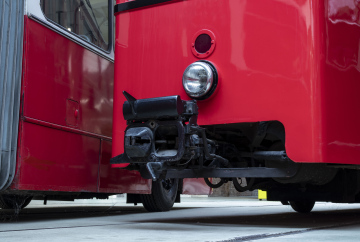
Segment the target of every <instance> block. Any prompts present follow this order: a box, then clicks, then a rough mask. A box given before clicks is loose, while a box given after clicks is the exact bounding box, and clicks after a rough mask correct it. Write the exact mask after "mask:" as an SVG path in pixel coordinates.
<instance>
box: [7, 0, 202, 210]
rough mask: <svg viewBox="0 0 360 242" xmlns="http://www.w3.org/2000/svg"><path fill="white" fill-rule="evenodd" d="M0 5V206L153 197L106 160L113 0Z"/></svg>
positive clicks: (193, 187) (195, 188) (190, 188)
mask: <svg viewBox="0 0 360 242" xmlns="http://www.w3.org/2000/svg"><path fill="white" fill-rule="evenodd" d="M0 5H1V12H2V13H3V14H2V16H1V23H2V30H3V32H2V34H1V36H2V37H1V44H2V45H1V46H2V47H1V49H0V53H1V61H2V63H3V64H1V65H2V69H1V75H2V80H1V82H0V84H1V88H0V91H1V95H2V100H1V102H0V107H1V115H0V120H1V125H0V134H1V136H0V137H1V142H0V144H1V159H0V207H2V208H13V207H24V206H26V204H25V203H28V202H29V201H30V200H29V198H30V199H31V197H33V199H44V200H52V199H55V200H73V199H78V198H79V199H80V198H93V197H96V198H107V197H108V196H109V195H112V194H120V193H130V194H139V193H146V194H149V193H151V184H150V183H149V182H148V181H147V180H144V179H142V178H141V177H140V176H139V175H138V173H137V172H136V171H127V170H119V169H112V168H111V166H110V163H109V160H110V158H111V147H112V112H113V82H114V48H113V1H108V0H90V1H83V0H71V1H69V0H66V1H57V0H37V1H22V0H16V1H13V0H12V1H7V0H6V1H4V2H3V3H1V4H0ZM7 19H9V20H7ZM7 28H8V29H7ZM15 28H16V33H13V32H12V31H13V30H14V29H15ZM6 49H8V50H9V51H6ZM12 51H13V52H12ZM15 54H16V55H15ZM4 63H7V64H4ZM11 63H17V66H12V65H11ZM11 68H12V69H11ZM12 73H16V76H15V75H14V74H12ZM8 79H9V80H8ZM18 100H19V101H18ZM11 105H12V106H11ZM181 192H183V193H200V194H204V193H207V194H208V193H209V189H208V188H207V186H206V185H204V184H203V181H201V182H198V181H197V180H193V181H191V180H187V181H186V180H185V181H184V183H183V190H181ZM129 197H131V196H129Z"/></svg>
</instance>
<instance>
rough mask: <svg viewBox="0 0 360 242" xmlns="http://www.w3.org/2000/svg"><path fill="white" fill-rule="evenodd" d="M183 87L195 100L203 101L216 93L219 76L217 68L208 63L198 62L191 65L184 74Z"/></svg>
mask: <svg viewBox="0 0 360 242" xmlns="http://www.w3.org/2000/svg"><path fill="white" fill-rule="evenodd" d="M182 83H183V87H184V89H185V91H186V93H187V94H188V95H189V96H190V97H191V98H194V99H198V100H203V99H206V98H208V97H210V96H211V94H213V93H214V91H215V89H216V86H217V83H218V75H217V71H216V69H215V67H214V66H213V65H212V64H211V63H210V62H208V61H197V62H194V63H192V64H191V65H189V66H188V67H187V68H186V69H185V71H184V74H183V78H182Z"/></svg>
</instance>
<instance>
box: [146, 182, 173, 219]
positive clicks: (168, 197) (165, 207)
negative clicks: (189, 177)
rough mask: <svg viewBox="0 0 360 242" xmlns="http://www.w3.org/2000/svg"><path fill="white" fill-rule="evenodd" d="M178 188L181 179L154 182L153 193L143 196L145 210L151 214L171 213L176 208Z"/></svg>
mask: <svg viewBox="0 0 360 242" xmlns="http://www.w3.org/2000/svg"><path fill="white" fill-rule="evenodd" d="M178 187H179V179H164V180H157V181H153V183H152V193H151V194H142V195H141V201H142V204H143V206H144V208H145V209H146V210H147V211H149V212H165V211H169V210H170V209H171V208H172V207H173V206H174V203H175V199H176V196H177V193H178Z"/></svg>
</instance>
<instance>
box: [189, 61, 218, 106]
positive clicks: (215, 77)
mask: <svg viewBox="0 0 360 242" xmlns="http://www.w3.org/2000/svg"><path fill="white" fill-rule="evenodd" d="M198 62H202V63H205V64H207V65H208V67H209V68H210V70H211V71H212V75H213V81H212V84H211V86H210V88H209V89H208V90H207V91H206V92H205V94H204V95H201V96H198V97H196V96H192V95H190V94H189V93H188V92H187V91H186V90H187V89H186V88H185V85H184V75H185V72H186V70H187V69H188V68H189V67H190V66H191V65H193V64H195V63H198ZM218 79H219V78H218V72H217V70H216V68H215V66H214V64H213V63H211V62H210V61H207V60H198V61H195V62H193V63H191V64H190V65H188V66H187V67H186V69H185V71H184V73H183V78H182V85H183V88H184V90H185V92H186V94H187V95H188V96H189V97H190V98H192V99H195V100H205V99H208V98H209V97H210V96H211V95H212V94H213V93H214V92H215V90H216V87H217V86H218Z"/></svg>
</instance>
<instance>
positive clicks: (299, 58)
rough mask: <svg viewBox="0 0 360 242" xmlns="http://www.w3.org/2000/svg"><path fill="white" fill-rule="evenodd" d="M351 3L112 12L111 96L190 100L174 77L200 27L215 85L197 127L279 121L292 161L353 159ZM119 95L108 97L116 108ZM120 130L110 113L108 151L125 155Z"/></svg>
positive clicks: (357, 140)
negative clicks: (209, 36) (210, 38)
mask: <svg viewBox="0 0 360 242" xmlns="http://www.w3.org/2000/svg"><path fill="white" fill-rule="evenodd" d="M118 2H123V1H118ZM359 7H360V3H357V2H356V1H355V2H354V1H353V0H346V1H337V0H319V1H318V0H283V1H280V0H259V1H252V0H242V1H239V0H213V1H211V3H210V2H209V1H207V0H188V1H178V2H174V3H169V4H165V5H159V6H153V7H149V8H145V9H140V10H135V11H129V12H124V13H121V14H118V15H117V16H116V21H117V24H118V25H117V26H116V52H115V56H116V64H115V86H114V87H115V93H120V92H122V91H123V90H126V91H127V92H129V93H130V94H131V95H133V96H134V97H136V98H151V97H158V96H169V95H180V96H181V98H182V99H188V97H187V95H186V93H185V91H184V90H183V88H182V82H181V77H182V74H183V71H184V70H185V69H186V67H187V66H188V65H189V64H191V63H193V62H195V61H197V60H198V59H197V58H196V57H195V56H194V55H193V54H192V53H191V41H192V38H193V36H194V34H195V33H196V32H198V31H199V30H202V29H208V30H210V31H212V32H213V33H214V34H215V36H216V48H215V50H214V52H213V53H212V55H211V56H209V57H208V58H206V60H208V61H210V62H212V63H213V64H214V65H215V66H216V68H217V70H218V72H219V87H218V90H217V92H216V93H215V95H214V96H213V97H212V98H210V99H208V100H205V101H200V102H199V103H198V104H199V112H200V115H199V124H200V125H210V124H224V123H240V122H257V121H268V120H278V121H280V122H282V123H283V125H284V127H285V132H286V150H287V153H288V155H289V157H290V158H291V159H292V160H294V161H296V162H326V163H346V164H360V159H359V157H360V126H359V125H358V123H359V122H360V113H359V112H357V109H358V107H359V105H360V99H359V98H358V96H359V94H358V92H359V90H360V82H359V80H360V73H359V70H360V67H359V66H360V63H359V60H360V58H359V53H360V52H359V39H360V31H359V26H360V25H359V23H360V19H359V14H358V9H359ZM169 23H171V24H169ZM125 66H126V68H124V67H125ZM123 80H131V81H123ZM124 101H125V99H124V98H123V97H122V96H121V95H118V96H116V99H115V101H114V110H122V104H123V102H124ZM125 126H126V123H125V121H124V120H123V118H122V113H121V112H115V113H114V126H113V134H114V136H113V144H114V146H113V147H114V148H113V156H115V155H118V154H120V153H123V136H124V130H125Z"/></svg>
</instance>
